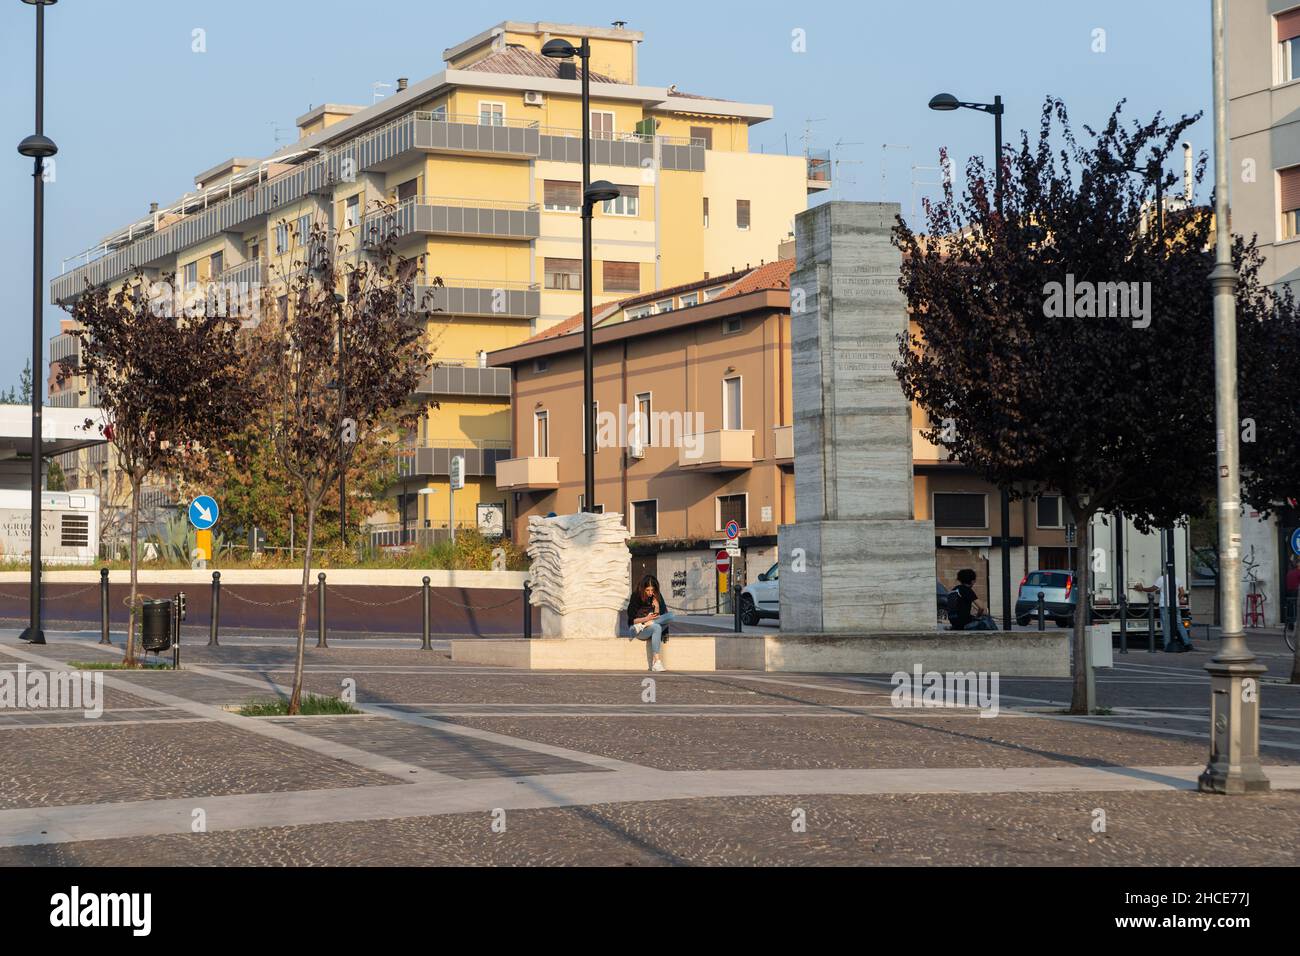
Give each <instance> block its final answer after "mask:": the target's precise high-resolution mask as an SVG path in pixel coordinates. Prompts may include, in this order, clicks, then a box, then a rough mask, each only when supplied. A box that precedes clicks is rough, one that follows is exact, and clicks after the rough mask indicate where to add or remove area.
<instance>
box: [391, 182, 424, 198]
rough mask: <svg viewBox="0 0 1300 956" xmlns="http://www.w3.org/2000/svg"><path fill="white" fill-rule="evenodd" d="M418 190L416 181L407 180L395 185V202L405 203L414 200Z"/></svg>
mask: <svg viewBox="0 0 1300 956" xmlns="http://www.w3.org/2000/svg"><path fill="white" fill-rule="evenodd" d="M419 188H420V181H419V180H418V179H408V180H407V181H406V182H404V183H398V184H397V201H398V202H406V200H408V199H414V198H415V194H416V191H417V190H418V189H419Z"/></svg>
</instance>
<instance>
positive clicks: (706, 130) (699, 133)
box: [691, 126, 713, 149]
mask: <svg viewBox="0 0 1300 956" xmlns="http://www.w3.org/2000/svg"><path fill="white" fill-rule="evenodd" d="M691 139H702V140H704V148H705V149H712V148H713V127H711V126H692V127H691Z"/></svg>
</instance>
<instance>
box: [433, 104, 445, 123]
mask: <svg viewBox="0 0 1300 956" xmlns="http://www.w3.org/2000/svg"><path fill="white" fill-rule="evenodd" d="M429 112H430V113H432V114H433V121H434V122H435V123H445V122H446V121H447V104H446V103H439V104H438V105H437V106H435V107H434V108H433V109H431V110H429Z"/></svg>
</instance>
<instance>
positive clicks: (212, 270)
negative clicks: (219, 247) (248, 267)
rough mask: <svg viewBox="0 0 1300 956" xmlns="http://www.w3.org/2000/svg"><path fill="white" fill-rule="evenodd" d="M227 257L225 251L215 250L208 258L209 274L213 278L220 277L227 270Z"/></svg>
mask: <svg viewBox="0 0 1300 956" xmlns="http://www.w3.org/2000/svg"><path fill="white" fill-rule="evenodd" d="M225 262H226V258H225V255H224V254H223V253H220V252H214V253H212V255H211V256H210V257H209V258H208V275H209V276H211V277H212V278H213V279H219V278H220V277H221V273H222V272H223V271H224V270H225V267H226V266H225Z"/></svg>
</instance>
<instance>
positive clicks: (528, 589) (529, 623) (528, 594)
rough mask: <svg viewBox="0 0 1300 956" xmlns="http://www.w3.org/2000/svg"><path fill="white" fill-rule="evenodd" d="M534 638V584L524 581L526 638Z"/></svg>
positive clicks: (527, 639) (526, 639)
mask: <svg viewBox="0 0 1300 956" xmlns="http://www.w3.org/2000/svg"><path fill="white" fill-rule="evenodd" d="M532 639H533V586H532V585H531V584H529V583H528V582H527V581H524V640H525V641H531V640H532Z"/></svg>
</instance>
